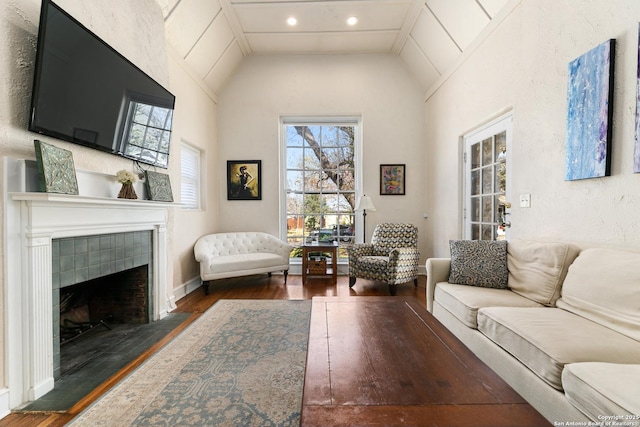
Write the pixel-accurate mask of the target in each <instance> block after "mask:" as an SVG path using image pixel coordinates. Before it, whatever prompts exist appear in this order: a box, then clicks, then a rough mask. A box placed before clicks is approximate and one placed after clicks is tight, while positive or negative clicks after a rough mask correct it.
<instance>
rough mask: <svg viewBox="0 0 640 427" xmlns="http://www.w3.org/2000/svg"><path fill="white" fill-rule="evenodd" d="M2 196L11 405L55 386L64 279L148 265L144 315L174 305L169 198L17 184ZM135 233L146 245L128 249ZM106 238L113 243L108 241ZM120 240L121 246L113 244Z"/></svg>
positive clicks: (70, 281)
mask: <svg viewBox="0 0 640 427" xmlns="http://www.w3.org/2000/svg"><path fill="white" fill-rule="evenodd" d="M5 167H6V166H5ZM9 169H10V168H7V170H9ZM6 202H7V204H6V205H5V206H6V208H5V212H6V213H5V217H6V221H7V224H8V227H7V229H8V230H9V233H7V239H6V241H7V247H6V252H5V253H6V258H7V259H6V264H5V265H7V266H8V268H7V269H6V272H5V277H6V281H5V283H8V284H9V286H8V289H7V293H6V300H5V306H6V307H7V316H6V318H7V322H8V324H10V325H12V326H11V327H10V328H8V329H9V330H8V332H7V337H8V340H7V347H6V348H8V349H9V350H10V351H8V353H7V358H6V366H5V369H6V371H7V372H11V373H12V375H11V376H9V377H8V378H7V386H8V387H7V389H6V390H7V391H10V392H9V393H6V394H5V395H4V396H5V397H7V398H8V399H9V401H8V405H7V406H8V407H10V408H15V407H19V406H20V405H22V404H24V403H25V402H28V401H32V400H36V399H38V398H40V397H42V396H43V395H44V394H46V393H47V392H49V391H50V390H52V389H53V386H54V381H55V378H56V375H57V373H54V371H55V369H56V366H59V346H60V337H59V334H58V333H57V332H54V331H59V322H60V315H59V304H60V292H61V291H63V290H64V289H65V288H66V287H69V286H73V285H75V284H77V283H80V282H83V281H87V280H93V279H96V278H97V277H102V276H105V275H109V274H112V273H118V272H120V271H126V270H129V269H131V268H134V267H140V266H144V265H146V266H147V276H148V278H147V285H146V287H147V290H148V291H147V305H148V306H147V308H146V313H147V316H148V319H149V321H156V320H159V319H161V318H163V317H164V316H166V314H167V313H168V311H170V310H171V309H172V307H173V306H174V305H173V296H172V295H170V289H167V287H168V286H167V282H168V279H167V276H168V262H167V240H168V239H167V222H168V216H169V210H170V208H171V207H172V204H169V203H161V202H152V201H146V200H119V199H115V198H109V197H89V196H75V195H64V194H51V193H29V192H19V191H18V192H11V193H8V198H7V199H6ZM128 236H130V237H128ZM142 236H144V237H142ZM136 239H143V240H145V241H146V242H147V243H146V245H147V247H146V248H143V247H142V246H137V247H135V248H133V249H131V251H129V249H127V248H128V247H127V241H128V240H132V241H133V240H136ZM107 240H109V241H110V242H111V243H112V244H113V245H115V246H112V247H110V248H106V247H105V246H104V245H106V244H107ZM70 241H73V242H74V243H73V248H74V249H73V251H72V252H70V244H69V243H68V242H70ZM121 241H122V242H124V248H120V247H118V244H117V243H119V242H121ZM85 243H86V244H85ZM134 246H135V244H134ZM85 249H86V252H84V250H85ZM89 249H92V250H89ZM94 249H95V251H94ZM110 257H113V258H110ZM54 307H55V308H54ZM56 323H57V325H56V326H57V327H54V324H56ZM54 335H56V337H55V339H54ZM0 398H2V396H0ZM0 400H1V399H0Z"/></svg>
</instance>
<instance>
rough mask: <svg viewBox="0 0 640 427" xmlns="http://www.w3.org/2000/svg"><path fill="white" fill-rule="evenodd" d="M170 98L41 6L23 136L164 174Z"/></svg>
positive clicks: (58, 12)
mask: <svg viewBox="0 0 640 427" xmlns="http://www.w3.org/2000/svg"><path fill="white" fill-rule="evenodd" d="M174 104H175V97H174V96H173V95H172V94H171V93H169V91H167V90H166V89H165V88H163V87H162V86H161V85H160V84H158V83H157V82H156V81H154V80H153V79H152V78H151V77H149V76H148V75H146V74H145V73H144V72H142V71H141V70H140V69H139V68H138V67H136V66H135V65H134V64H133V63H131V62H130V61H128V60H127V59H126V58H125V57H124V56H122V55H120V54H119V53H118V52H116V51H115V50H114V49H112V48H111V47H110V46H109V45H107V44H106V43H105V42H104V41H102V40H101V39H100V38H98V37H97V36H96V35H95V34H93V33H92V32H91V31H89V30H88V29H87V28H85V27H84V26H83V25H82V24H80V23H79V22H78V21H77V20H75V19H74V18H72V17H71V16H70V15H69V14H67V13H66V12H65V11H64V10H62V9H61V8H60V7H58V6H57V5H56V4H55V3H53V2H52V1H50V0H43V2H42V11H41V15H40V28H39V31H38V47H37V53H36V64H35V75H34V84H33V93H32V97H31V115H30V117H29V130H31V131H33V132H37V133H40V134H43V135H48V136H52V137H55V138H59V139H63V140H65V141H70V142H74V143H77V144H82V145H85V146H87V147H92V148H95V149H98V150H102V151H106V152H109V153H113V154H117V155H120V156H124V157H127V158H130V159H133V160H136V161H139V162H142V163H146V164H150V165H154V166H159V167H161V168H167V167H168V165H169V143H170V137H171V126H172V119H173V108H174Z"/></svg>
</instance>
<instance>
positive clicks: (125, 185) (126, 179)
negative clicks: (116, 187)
mask: <svg viewBox="0 0 640 427" xmlns="http://www.w3.org/2000/svg"><path fill="white" fill-rule="evenodd" d="M137 180H138V176H137V175H136V174H135V173H133V172H131V171H128V170H124V169H122V170H119V171H118V173H116V181H118V182H119V183H120V184H122V188H121V189H120V193H118V199H137V198H138V195H137V194H136V190H135V189H134V188H133V184H134V183H135V182H136V181H137Z"/></svg>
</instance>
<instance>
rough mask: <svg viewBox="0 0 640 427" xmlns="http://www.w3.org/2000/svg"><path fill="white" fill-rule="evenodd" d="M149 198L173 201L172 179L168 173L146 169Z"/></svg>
mask: <svg viewBox="0 0 640 427" xmlns="http://www.w3.org/2000/svg"><path fill="white" fill-rule="evenodd" d="M145 176H146V183H147V191H148V193H149V200H156V201H159V202H173V193H172V192H171V181H170V180H169V175H167V174H166V173H160V172H153V171H145Z"/></svg>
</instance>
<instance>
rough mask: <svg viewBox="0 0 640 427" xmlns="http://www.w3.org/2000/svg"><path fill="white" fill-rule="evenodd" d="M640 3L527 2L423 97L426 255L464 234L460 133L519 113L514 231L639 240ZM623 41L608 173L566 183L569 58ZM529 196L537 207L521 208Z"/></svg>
mask: <svg viewBox="0 0 640 427" xmlns="http://www.w3.org/2000/svg"><path fill="white" fill-rule="evenodd" d="M639 17H640V2H638V1H636V0H609V1H591V0H523V1H522V3H521V4H520V5H519V6H517V7H516V9H515V10H514V12H513V13H512V14H511V15H510V16H509V17H508V18H507V19H506V21H504V22H503V23H502V24H501V25H500V26H499V27H498V28H497V29H496V30H495V31H494V32H493V33H492V34H491V35H490V36H489V37H488V38H487V39H486V40H485V41H484V42H483V43H482V45H481V46H480V47H479V48H478V49H477V51H475V52H474V53H473V54H472V55H471V56H470V57H469V58H468V59H467V60H466V62H464V63H463V64H462V66H461V67H459V69H458V70H457V71H456V72H455V73H454V74H453V75H452V76H451V77H450V78H449V79H448V80H447V81H446V82H445V83H444V84H443V85H442V86H441V87H440V88H439V89H438V90H437V91H436V92H435V93H434V94H433V95H432V96H431V97H430V98H429V99H428V100H427V102H426V110H425V114H426V127H427V130H426V134H427V138H426V152H427V159H428V160H427V168H426V169H427V181H426V182H427V188H428V191H427V193H426V200H427V209H429V210H430V212H431V214H432V217H431V221H430V222H429V225H430V227H429V233H428V235H429V241H432V242H433V247H432V248H430V250H429V252H430V254H429V255H430V256H448V254H449V247H448V241H449V239H454V238H460V237H461V235H462V228H461V223H460V220H459V211H460V203H461V201H460V194H461V193H460V191H461V188H462V187H461V180H460V176H461V174H460V169H459V162H460V137H461V136H462V135H463V134H465V133H466V132H467V131H469V130H471V129H473V128H474V127H477V126H478V125H481V124H482V123H484V122H486V121H487V120H488V119H489V118H491V117H492V116H495V115H496V114H497V113H499V112H502V111H504V110H505V109H512V110H513V119H514V120H513V136H514V143H513V147H512V149H511V158H512V160H513V161H512V163H513V164H512V165H510V166H511V167H510V171H511V172H510V173H511V174H512V177H513V180H512V189H511V195H512V198H513V199H514V200H512V202H513V206H514V207H513V209H512V216H511V222H512V224H513V226H512V229H511V237H512V238H517V237H531V238H544V239H558V240H565V241H580V242H594V243H604V244H607V245H615V246H640V222H638V220H637V216H638V212H640V190H639V189H640V174H633V173H632V170H633V169H632V165H633V163H632V162H633V144H634V120H635V118H634V117H635V116H634V115H635V111H636V107H635V93H636V77H635V76H636V72H637V63H636V60H637V48H638V20H639V19H640V18H639ZM611 38H614V39H617V54H616V66H615V95H614V96H615V101H614V110H613V114H614V120H613V123H614V127H613V146H612V148H613V157H612V159H613V161H612V176H611V177H605V178H598V179H587V180H581V181H571V182H567V181H564V168H565V164H564V162H565V158H564V155H565V137H566V131H565V127H566V126H565V124H566V108H567V101H566V93H567V64H568V63H569V62H570V61H571V60H573V59H575V58H576V57H578V56H580V55H582V54H583V53H585V52H587V51H588V50H590V49H591V48H593V47H595V46H596V45H598V44H600V43H602V42H604V41H605V40H608V39H611ZM526 193H530V194H531V208H528V209H526V208H519V207H518V195H519V194H526Z"/></svg>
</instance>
